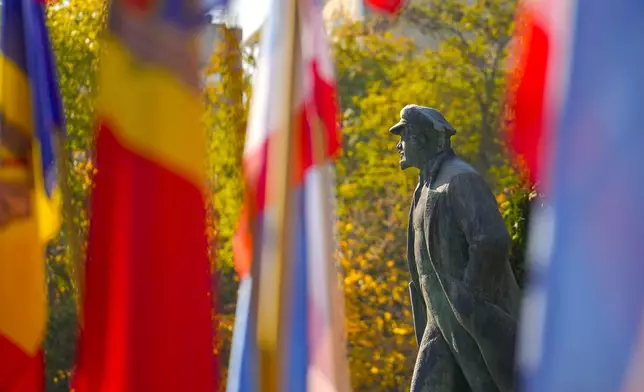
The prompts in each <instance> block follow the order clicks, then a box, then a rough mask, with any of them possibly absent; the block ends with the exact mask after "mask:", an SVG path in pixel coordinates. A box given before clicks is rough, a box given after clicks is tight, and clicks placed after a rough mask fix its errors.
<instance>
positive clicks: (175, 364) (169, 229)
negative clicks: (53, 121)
mask: <svg viewBox="0 0 644 392" xmlns="http://www.w3.org/2000/svg"><path fill="white" fill-rule="evenodd" d="M202 22H203V15H202V14H201V12H200V4H199V0H169V1H158V0H157V1H132V0H114V1H112V2H111V6H110V12H109V20H108V31H107V32H106V37H105V39H104V41H103V45H104V51H103V53H105V55H104V56H103V58H102V60H101V68H100V74H99V86H100V94H99V96H98V100H97V116H98V118H97V121H98V129H97V136H96V137H97V139H96V159H97V162H96V167H97V170H98V173H97V175H96V177H95V188H94V190H93V194H92V214H91V223H90V232H89V245H88V251H87V252H88V257H87V266H86V281H85V282H86V295H85V297H84V301H83V302H84V312H83V321H84V322H83V329H82V330H81V339H80V343H79V344H80V349H79V358H78V364H77V372H76V376H75V380H74V384H75V390H76V391H78V392H87V391H89V392H101V391H106V392H107V391H119V392H128V391H130V392H139V391H155V392H162V391H194V392H199V391H209V392H210V391H214V390H216V389H217V387H218V373H219V371H218V369H217V367H216V358H215V357H214V354H213V320H212V300H211V298H210V292H211V278H210V265H209V261H208V255H207V238H206V227H205V222H206V219H205V202H204V194H203V191H204V189H203V188H204V186H205V174H204V153H205V140H204V137H205V133H204V131H203V129H202V125H201V117H202V113H203V111H202V109H203V108H202V105H201V100H202V97H201V93H200V91H199V84H200V81H199V77H198V73H197V64H198V59H197V55H198V43H197V36H198V33H199V29H200V27H201V23H202Z"/></svg>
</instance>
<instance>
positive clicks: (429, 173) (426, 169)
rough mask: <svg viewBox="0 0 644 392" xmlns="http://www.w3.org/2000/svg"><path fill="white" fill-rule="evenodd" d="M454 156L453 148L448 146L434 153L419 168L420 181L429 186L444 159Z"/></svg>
mask: <svg viewBox="0 0 644 392" xmlns="http://www.w3.org/2000/svg"><path fill="white" fill-rule="evenodd" d="M453 156H454V150H452V149H451V148H448V149H446V150H443V151H441V152H439V153H438V154H436V155H435V156H434V157H433V158H432V159H430V160H429V161H427V163H425V165H424V166H423V168H422V169H421V170H420V182H421V183H427V184H428V186H430V187H431V184H432V183H433V182H434V180H436V176H437V175H438V171H439V170H440V168H441V166H442V165H443V163H444V162H445V161H447V160H448V159H450V158H451V157H453Z"/></svg>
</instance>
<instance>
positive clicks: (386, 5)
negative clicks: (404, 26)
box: [364, 0, 406, 14]
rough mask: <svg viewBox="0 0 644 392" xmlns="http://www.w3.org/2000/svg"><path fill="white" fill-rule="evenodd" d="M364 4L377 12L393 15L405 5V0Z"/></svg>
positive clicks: (367, 1)
mask: <svg viewBox="0 0 644 392" xmlns="http://www.w3.org/2000/svg"><path fill="white" fill-rule="evenodd" d="M364 2H365V3H366V4H367V5H368V6H369V7H371V8H373V9H374V10H376V11H379V12H385V13H388V14H395V13H397V12H399V11H400V10H402V8H403V7H404V5H405V2H406V1H405V0H364Z"/></svg>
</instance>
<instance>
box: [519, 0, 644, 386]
mask: <svg viewBox="0 0 644 392" xmlns="http://www.w3.org/2000/svg"><path fill="white" fill-rule="evenodd" d="M642 15H644V3H642V2H641V1H637V0H616V1H611V2H607V1H604V0H579V1H578V2H577V16H576V26H571V27H570V28H572V29H573V30H574V40H573V47H572V51H573V52H572V68H571V76H570V84H569V90H568V96H567V97H565V98H566V99H565V106H564V108H563V109H564V110H563V117H562V120H561V122H560V124H559V126H558V127H557V130H556V132H557V134H556V136H555V140H557V143H558V144H557V146H556V150H555V170H554V171H553V181H554V186H553V193H552V199H551V203H552V208H553V210H554V214H555V215H554V216H555V218H554V233H555V242H554V244H553V252H552V255H551V260H552V261H551V264H550V267H549V270H548V271H547V275H546V279H545V282H544V286H543V287H542V288H540V289H541V290H546V291H547V298H548V300H547V310H546V314H545V324H544V344H543V347H542V357H541V362H540V364H539V366H538V368H537V369H536V371H535V372H534V373H527V374H526V375H525V377H526V378H525V382H526V384H525V385H526V388H525V390H527V391H529V392H537V391H539V392H541V391H546V392H568V391H584V392H604V391H618V390H620V388H621V387H622V386H623V384H624V382H625V379H624V378H625V372H626V370H627V367H628V366H631V365H632V364H631V363H630V361H631V356H632V351H633V350H634V347H635V343H636V339H637V337H638V332H639V330H640V328H641V324H642V318H643V316H644V315H643V312H644V285H643V284H642V282H641V277H642V276H644V258H643V256H642V255H644V242H643V241H642V238H643V236H644V205H643V204H642V202H643V200H644V171H643V170H642V169H641V168H642V167H644V154H642V146H644V132H643V131H642V129H641V128H642V125H641V116H640V113H641V103H642V102H644V46H643V45H642V44H641V42H640V41H641V37H642V36H644V25H642V23H641V16H642ZM598 25H601V26H603V28H601V29H598V28H597V26H598ZM534 284H538V282H534ZM639 366H640V367H641V366H644V364H640V365H639ZM642 388H644V386H642Z"/></svg>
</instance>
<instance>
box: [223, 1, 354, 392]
mask: <svg viewBox="0 0 644 392" xmlns="http://www.w3.org/2000/svg"><path fill="white" fill-rule="evenodd" d="M323 26H324V25H323V21H322V12H321V4H320V2H318V1H314V0H293V1H289V0H274V1H273V2H272V8H271V10H270V13H269V19H268V22H267V24H266V25H265V27H264V30H263V34H262V46H261V49H260V50H261V52H260V61H259V64H258V70H257V75H256V79H255V85H254V91H253V102H252V108H251V114H250V121H249V125H248V132H247V139H246V146H245V153H244V166H243V168H244V175H245V181H246V190H247V198H246V204H245V207H244V211H245V214H244V215H243V219H242V222H241V224H240V228H239V232H238V236H237V239H236V244H235V245H236V246H235V258H236V265H237V269H238V272H239V273H240V276H241V278H242V281H241V285H240V288H239V297H238V305H237V306H238V308H237V316H236V324H235V331H234V337H233V346H232V352H231V360H230V366H229V373H228V376H229V378H228V391H230V392H238V391H256V390H263V391H285V392H288V391H348V390H350V386H349V380H348V363H347V361H346V353H345V350H346V347H345V344H344V317H343V302H342V299H341V298H342V294H341V292H340V286H339V281H338V270H337V269H336V264H335V263H334V259H333V253H334V247H335V245H334V239H333V229H332V228H333V225H334V220H335V217H334V203H333V198H334V196H333V189H334V185H333V184H334V182H333V178H332V173H333V170H332V166H331V162H330V159H331V158H332V157H334V156H335V155H336V154H337V152H338V150H339V147H340V138H339V130H338V125H337V114H338V109H337V101H336V86H335V78H334V75H333V67H332V62H331V58H330V54H329V53H330V52H329V48H328V46H327V41H326V33H325V31H324V27H323ZM289 131H290V132H289ZM251 260H252V261H251ZM258 325H259V326H261V328H260V327H258ZM260 387H261V388H260Z"/></svg>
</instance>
